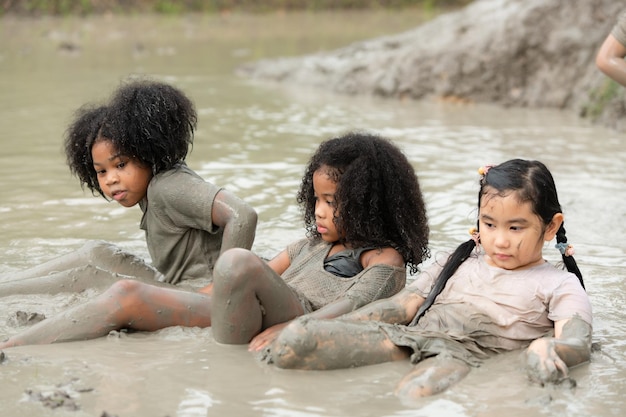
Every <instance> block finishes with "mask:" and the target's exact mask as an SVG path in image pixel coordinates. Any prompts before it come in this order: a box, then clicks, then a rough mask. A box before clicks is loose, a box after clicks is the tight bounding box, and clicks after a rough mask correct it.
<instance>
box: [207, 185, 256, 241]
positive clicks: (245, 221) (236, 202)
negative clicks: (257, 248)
mask: <svg viewBox="0 0 626 417" xmlns="http://www.w3.org/2000/svg"><path fill="white" fill-rule="evenodd" d="M211 217H212V219H213V223H214V224H215V225H217V226H220V227H223V228H224V235H223V237H222V249H221V253H224V251H226V250H227V249H231V248H244V249H250V248H251V247H252V243H253V242H254V236H255V233H256V223H257V213H256V211H254V209H253V208H252V207H250V206H249V205H248V204H247V203H246V202H244V201H243V200H241V199H240V198H238V197H236V196H235V195H234V194H232V193H230V192H228V191H226V190H221V191H220V192H219V193H217V195H216V196H215V201H214V202H213V209H212V212H211Z"/></svg>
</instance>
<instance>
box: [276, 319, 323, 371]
mask: <svg viewBox="0 0 626 417" xmlns="http://www.w3.org/2000/svg"><path fill="white" fill-rule="evenodd" d="M308 321H309V320H308V319H307V318H300V319H296V320H294V321H292V322H291V323H289V325H288V326H287V327H285V328H284V329H283V330H282V331H281V333H280V335H279V336H278V338H277V339H276V341H275V342H274V343H273V345H272V348H271V361H272V363H273V364H274V365H275V366H277V367H279V368H285V369H296V368H305V367H306V359H307V357H308V356H309V355H310V354H311V353H312V352H313V351H315V349H316V348H317V341H316V339H315V337H314V335H313V334H312V333H311V332H310V330H309V329H308V326H307V324H308Z"/></svg>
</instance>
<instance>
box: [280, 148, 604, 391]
mask: <svg viewBox="0 0 626 417" xmlns="http://www.w3.org/2000/svg"><path fill="white" fill-rule="evenodd" d="M481 173H482V178H481V180H480V191H479V193H478V221H477V228H476V229H475V230H474V231H473V232H472V233H473V236H472V239H470V240H468V241H467V242H465V243H463V244H461V245H460V246H459V247H458V248H457V249H456V250H455V251H454V252H452V254H450V255H449V256H448V257H447V258H446V259H445V260H443V262H435V263H434V264H433V265H432V266H431V267H430V268H429V269H427V270H425V271H424V272H423V273H421V274H420V275H419V276H418V277H417V278H416V279H415V281H413V282H412V283H411V284H409V285H408V286H407V287H406V288H405V289H404V290H403V291H401V292H400V293H398V294H396V295H395V296H393V297H391V298H388V299H385V300H379V301H377V302H374V303H371V304H369V305H367V306H365V307H363V308H361V309H359V310H356V311H354V312H352V313H349V314H346V315H343V316H341V317H339V318H338V319H335V320H313V319H310V318H303V319H298V320H295V321H294V322H292V323H291V324H290V325H289V326H287V327H286V328H285V329H283V331H282V332H281V334H280V336H279V337H278V338H277V339H276V341H275V342H274V344H273V345H272V346H271V355H269V361H271V362H272V363H274V364H275V365H277V366H279V367H281V368H296V369H333V368H347V367H354V366H363V365H371V364H376V363H382V362H388V361H394V360H402V359H406V358H410V359H411V362H413V363H415V364H416V366H415V367H414V368H413V369H412V370H411V371H410V372H409V373H408V374H407V375H406V377H404V378H403V379H402V381H400V383H399V385H398V387H397V389H396V394H397V395H400V396H407V397H422V396H427V395H431V394H436V393H438V392H441V391H443V390H445V389H447V388H448V387H449V386H450V385H452V384H454V383H455V382H457V381H459V380H460V379H462V378H463V377H464V376H465V375H466V374H467V373H468V372H469V370H470V369H471V368H470V367H471V366H478V365H479V364H480V362H481V360H483V359H484V358H487V357H489V356H490V355H492V354H495V353H498V352H503V351H510V350H516V349H524V348H525V355H526V360H527V370H528V373H529V376H530V377H531V379H533V380H536V381H539V382H541V383H545V382H557V381H559V380H560V379H561V378H564V377H567V375H568V368H569V367H572V366H575V365H578V364H580V363H583V362H586V361H588V360H589V358H590V351H591V329H592V327H591V325H592V313H591V304H590V301H589V298H588V297H587V294H586V292H585V290H584V286H583V280H582V275H581V273H580V271H579V270H578V267H577V265H576V261H575V260H574V257H573V248H572V247H571V246H569V245H568V244H567V238H566V236H565V228H564V227H563V213H562V211H561V206H560V204H559V201H558V197H557V192H556V187H555V184H554V181H553V178H552V175H551V174H550V171H549V170H548V169H547V168H546V166H545V165H544V164H542V163H541V162H538V161H527V160H520V159H514V160H510V161H507V162H504V163H502V164H500V165H497V166H493V167H489V168H483V169H482V170H481ZM555 236H556V240H557V248H559V250H560V251H561V253H562V257H563V261H564V263H565V266H566V267H567V269H568V271H563V270H561V269H559V268H556V267H555V266H554V265H552V264H550V263H548V262H547V261H546V260H544V258H543V254H542V251H543V246H544V242H549V241H551V240H552V239H554V238H555Z"/></svg>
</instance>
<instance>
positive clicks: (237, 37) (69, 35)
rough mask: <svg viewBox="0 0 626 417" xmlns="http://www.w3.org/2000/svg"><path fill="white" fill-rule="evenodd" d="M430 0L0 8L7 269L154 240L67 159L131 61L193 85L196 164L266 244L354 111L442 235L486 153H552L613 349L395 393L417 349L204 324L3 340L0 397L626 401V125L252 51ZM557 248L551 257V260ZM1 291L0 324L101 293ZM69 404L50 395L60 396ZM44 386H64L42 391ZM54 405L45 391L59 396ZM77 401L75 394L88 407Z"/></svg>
mask: <svg viewBox="0 0 626 417" xmlns="http://www.w3.org/2000/svg"><path fill="white" fill-rule="evenodd" d="M420 19H422V16H420V15H419V14H418V13H413V12H410V13H409V12H403V13H386V12H376V13H365V14H338V13H333V14H322V15H320V14H307V13H304V14H299V15H284V14H271V15H266V16H257V17H246V16H238V15H224V16H219V17H198V16H191V17H184V18H155V17H145V16H144V17H139V16H138V17H126V18H119V17H117V18H113V17H103V18H97V19H64V20H56V19H43V20H34V21H14V20H7V19H5V20H0V149H1V150H2V151H1V152H0V273H6V272H11V271H15V270H20V269H23V268H26V267H28V266H32V265H36V264H38V263H40V262H42V261H44V260H47V259H50V258H52V257H54V256H57V255H59V254H62V253H66V252H69V251H71V250H73V249H76V248H77V247H79V246H80V245H81V244H82V243H83V242H85V241H86V240H88V239H94V238H98V239H106V240H109V241H113V242H116V243H117V244H119V245H120V246H122V247H124V248H126V249H129V250H132V251H134V252H136V253H138V254H140V255H143V256H145V257H147V256H148V254H147V250H146V247H145V243H144V240H143V234H142V232H141V231H140V230H139V228H138V221H139V215H140V213H139V209H138V208H131V209H124V208H121V207H119V206H117V205H116V204H115V203H107V202H105V201H104V200H102V199H99V198H96V197H92V196H91V195H90V194H89V193H88V192H84V191H82V190H81V189H80V187H79V186H78V183H77V181H76V179H75V178H72V177H71V176H70V174H69V172H68V170H67V168H66V167H65V165H64V159H63V155H62V153H61V138H62V134H63V130H64V128H65V126H66V125H67V122H68V120H69V119H70V117H71V112H72V111H73V110H74V109H75V108H77V107H78V106H79V105H80V104H82V103H84V102H86V101H90V100H94V99H100V98H105V97H106V96H107V94H108V92H110V91H111V90H112V89H113V88H114V87H115V86H116V85H117V84H118V83H119V82H120V80H122V79H123V78H125V77H127V76H129V75H131V74H150V75H152V76H155V77H158V78H161V79H164V80H167V81H170V82H172V83H174V84H176V85H177V86H179V87H180V88H182V89H184V90H185V91H186V92H188V93H189V95H190V96H191V97H192V98H193V99H194V101H195V102H196V104H197V107H198V111H199V115H200V118H199V130H198V132H197V136H196V143H195V145H194V148H193V151H192V153H191V155H190V157H189V165H190V166H191V167H192V168H193V169H195V170H197V171H198V172H199V173H200V174H201V175H203V176H204V177H205V178H207V179H209V180H211V181H213V182H215V183H217V184H220V185H223V186H225V187H227V188H228V189H230V190H232V191H234V192H235V193H237V194H238V195H240V196H241V197H243V198H244V199H246V200H247V201H249V202H250V203H251V204H252V205H253V206H254V207H255V208H256V209H257V211H258V212H259V229H258V233H257V241H256V242H255V246H254V249H255V250H256V251H257V252H258V253H260V254H262V255H265V256H271V255H272V254H274V253H276V252H277V251H279V250H280V249H282V248H283V247H284V246H285V245H286V244H287V243H288V242H290V241H292V240H293V239H296V238H299V237H301V236H302V233H303V232H302V227H301V223H300V219H299V212H298V209H297V207H296V205H295V198H294V196H295V192H296V189H297V187H298V183H299V178H300V176H301V174H302V170H303V164H304V163H305V162H306V160H307V158H308V157H309V155H310V154H311V152H312V151H313V150H314V149H315V147H316V146H317V144H318V143H319V142H320V141H321V140H323V139H325V138H327V137H329V136H331V135H335V134H339V133H342V132H345V131H347V130H350V129H367V130H372V131H375V132H378V133H381V134H383V135H386V136H388V137H391V138H393V139H394V140H396V141H397V143H399V144H400V145H401V146H402V148H403V149H404V150H405V152H406V153H407V155H408V156H409V158H410V160H411V161H412V162H413V163H414V165H415V168H416V170H417V172H418V173H419V176H420V178H421V182H422V186H423V190H424V193H425V195H426V199H427V202H428V208H429V217H430V222H431V228H432V232H433V233H432V250H433V253H435V252H436V251H438V250H441V249H444V248H448V247H450V246H451V245H456V244H457V243H458V242H460V241H461V240H464V239H466V238H467V229H468V228H469V227H470V226H471V225H472V224H473V216H474V215H475V212H474V204H475V201H474V200H475V194H476V190H477V185H476V181H477V174H476V169H477V167H478V166H480V165H483V164H486V163H495V162H499V161H502V160H504V159H508V158H511V157H525V158H535V159H541V160H543V161H544V162H545V163H547V164H548V166H549V167H550V168H551V169H552V170H553V172H554V175H555V178H556V181H557V186H558V188H559V191H560V196H561V202H562V204H563V206H564V209H565V216H566V227H567V230H568V236H569V238H570V241H571V242H573V243H574V245H575V246H576V251H577V255H576V256H577V259H578V260H579V263H580V266H581V269H582V271H583V273H584V275H585V279H586V284H587V288H588V292H589V294H590V296H591V300H592V303H593V307H594V313H595V323H594V341H595V342H598V343H599V344H600V346H601V349H602V350H601V351H600V352H596V353H595V354H594V355H593V360H592V362H591V363H590V364H588V365H583V366H580V367H578V368H576V369H574V370H572V376H573V378H574V379H575V380H576V382H577V386H576V387H575V388H573V387H570V386H567V387H566V386H558V387H538V386H534V385H531V384H529V383H528V381H527V380H526V377H525V376H524V374H523V372H521V369H520V361H519V354H518V353H511V354H506V355H502V356H500V357H498V358H495V359H493V360H490V361H488V362H487V363H485V364H484V365H483V366H482V367H480V368H478V369H474V370H473V371H472V372H471V373H470V375H469V376H468V377H467V378H465V379H464V380H463V381H462V382H461V383H460V384H458V385H457V386H455V387H454V388H452V389H451V390H449V391H447V392H445V393H444V394H442V395H439V396H436V397H434V398H428V399H423V400H419V401H416V402H414V403H405V402H402V401H400V400H398V399H397V398H395V397H394V396H393V394H392V390H393V387H394V385H395V383H396V382H397V381H398V380H399V379H400V378H401V376H402V375H403V374H404V373H405V372H406V371H407V367H408V365H407V363H404V362H401V363H392V364H383V365H378V366H371V367H365V368H359V369H351V370H339V371H329V372H294V371H282V370H277V369H273V368H268V367H266V366H262V365H260V364H259V363H258V362H256V361H255V359H254V358H253V357H252V356H251V355H250V354H248V352H247V351H246V350H245V348H244V347H229V346H220V345H217V344H216V343H215V342H214V341H213V339H212V337H211V331H210V329H204V330H203V329H184V328H169V329H165V330H163V331H160V332H156V333H151V334H125V333H121V334H112V335H110V336H108V337H106V338H102V339H98V340H93V341H87V342H74V343H66V344H59V345H50V346H30V347H22V348H15V349H9V350H7V351H6V352H5V353H6V354H7V356H8V361H6V362H5V363H4V364H2V365H1V366H0V409H1V410H2V412H1V414H2V415H7V416H10V415H21V416H75V417H79V416H100V415H101V414H102V413H103V412H104V411H106V412H107V413H109V414H110V415H117V416H120V417H122V416H140V417H143V416H145V417H160V416H172V417H173V416H180V417H183V416H184V417H196V416H198V417H199V416H224V415H226V416H230V415H233V416H234V415H236V416H253V415H254V416H258V415H262V416H431V415H447V416H501V415H506V416H529V415H534V416H542V415H545V416H552V415H564V416H596V415H600V416H621V415H623V413H624V411H626V405H625V403H624V400H623V393H624V392H626V359H625V355H626V336H624V335H626V324H625V323H626V313H624V306H625V304H626V303H625V300H626V284H624V282H623V281H624V277H626V273H624V270H625V267H626V261H625V259H626V257H625V254H626V253H625V252H626V244H625V243H624V242H626V226H624V221H625V219H626V209H625V206H624V201H626V187H625V185H626V174H625V173H624V163H623V161H624V160H625V159H626V144H625V140H626V137H624V135H623V134H617V133H615V132H612V131H608V130H605V129H602V128H599V127H594V126H590V125H588V124H587V123H586V122H585V121H581V120H579V119H577V118H576V117H575V116H574V115H572V114H569V113H560V112H557V111H552V110H527V109H508V110H505V109H499V108H493V107H489V106H479V105H458V104H451V103H440V102H434V101H428V102H422V103H416V102H410V101H406V102H397V101H384V100H378V99H372V98H362V97H338V96H333V95H331V94H328V93H325V92H322V91H311V90H309V89H303V88H300V87H299V86H288V87H286V86H276V85H266V84H263V83H251V82H248V81H246V80H242V79H238V78H236V77H234V76H233V75H232V70H233V68H234V67H235V66H236V65H238V64H239V63H242V62H245V61H249V60H254V59H258V58H265V57H272V56H280V55H294V54H301V53H308V52H314V51H318V50H324V49H331V48H336V47H339V46H342V45H345V44H347V43H349V42H352V41H354V40H358V39H364V38H369V37H374V36H379V35H383V34H387V33H394V32H397V31H399V30H402V29H405V28H410V27H412V26H413V25H415V24H416V23H417V22H419V21H420ZM555 252H556V250H555V249H553V248H552V247H551V246H548V247H547V248H546V257H547V258H549V259H556V255H557V254H556V253H555ZM92 295H93V294H92V293H87V294H80V295H65V294H62V295H56V296H19V297H18V296H15V297H8V298H4V299H2V301H1V302H0V337H2V336H3V335H9V334H13V333H15V332H18V331H19V330H20V329H21V327H19V325H15V324H14V323H12V322H11V320H10V317H11V316H12V315H14V314H15V312H16V311H18V310H24V311H28V312H39V313H42V314H46V315H53V314H55V312H58V311H60V310H62V309H64V308H66V307H67V306H70V305H74V304H76V303H79V302H81V301H83V300H85V299H86V298H88V297H90V296H92ZM63 395H67V396H68V397H69V398H66V400H65V401H64V406H62V407H59V408H56V409H52V404H58V403H59V402H56V403H54V402H53V401H52V400H54V399H59V398H63ZM45 399H50V401H48V402H47V403H46V402H45V401H44V400H45ZM46 404H48V405H46ZM74 408H75V409H74Z"/></svg>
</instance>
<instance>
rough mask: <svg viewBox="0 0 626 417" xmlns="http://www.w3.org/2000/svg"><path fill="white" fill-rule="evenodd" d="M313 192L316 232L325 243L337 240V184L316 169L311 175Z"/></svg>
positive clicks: (322, 171)
mask: <svg viewBox="0 0 626 417" xmlns="http://www.w3.org/2000/svg"><path fill="white" fill-rule="evenodd" d="M313 191H314V193H315V222H316V225H317V231H318V232H319V234H320V235H322V239H324V240H325V241H326V242H331V243H333V242H336V241H338V240H339V233H338V232H337V227H336V226H335V222H334V221H333V220H334V219H335V209H336V207H337V206H336V203H335V192H336V191H337V183H335V182H334V181H332V180H331V179H330V177H329V176H328V174H326V171H325V170H323V169H318V170H317V171H315V173H314V174H313Z"/></svg>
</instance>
